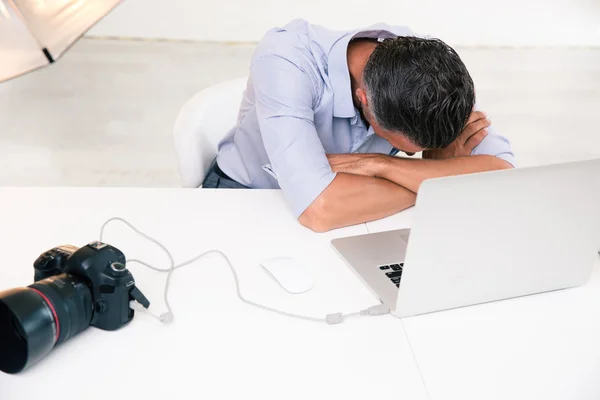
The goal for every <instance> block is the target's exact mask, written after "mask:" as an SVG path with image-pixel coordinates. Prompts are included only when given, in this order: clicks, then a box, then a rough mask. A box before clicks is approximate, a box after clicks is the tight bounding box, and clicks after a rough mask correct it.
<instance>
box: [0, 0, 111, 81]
mask: <svg viewBox="0 0 600 400" xmlns="http://www.w3.org/2000/svg"><path fill="white" fill-rule="evenodd" d="M120 2H121V0H0V82H2V81H5V80H8V79H11V78H14V77H17V76H19V75H22V74H24V73H26V72H29V71H32V70H34V69H37V68H40V67H44V66H46V65H48V64H51V63H52V62H54V61H55V60H57V59H58V58H59V57H60V56H61V55H62V54H63V53H64V52H65V51H66V50H67V49H68V48H69V47H70V46H71V45H72V44H73V43H74V42H76V41H77V40H78V39H79V38H80V37H81V36H82V35H83V34H84V33H85V32H86V31H87V30H88V29H90V28H91V27H92V26H93V25H94V24H95V23H96V22H98V21H99V20H100V19H102V17H104V16H105V15H106V14H108V13H109V12H110V11H111V10H112V9H113V8H115V7H116V6H117V5H118V4H119V3H120Z"/></svg>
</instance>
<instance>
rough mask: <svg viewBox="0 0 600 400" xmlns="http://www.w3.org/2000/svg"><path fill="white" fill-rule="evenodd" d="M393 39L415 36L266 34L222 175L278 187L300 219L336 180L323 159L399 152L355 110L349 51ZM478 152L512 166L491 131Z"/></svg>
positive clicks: (394, 31) (392, 31)
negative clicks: (361, 43) (358, 43)
mask: <svg viewBox="0 0 600 400" xmlns="http://www.w3.org/2000/svg"><path fill="white" fill-rule="evenodd" d="M396 36H417V35H415V34H414V33H413V32H411V31H410V30H409V29H408V28H406V27H393V26H388V25H383V24H378V25H373V26H371V27H368V28H366V29H361V30H354V31H345V32H339V31H337V32H336V31H331V30H327V29H325V28H323V27H320V26H317V25H311V24H309V23H308V22H306V21H303V20H295V21H292V22H291V23H289V24H288V25H286V26H285V27H283V28H275V29H273V30H271V31H269V32H267V34H266V35H265V36H264V38H263V39H262V41H261V42H260V43H259V44H258V46H257V48H256V51H255V53H254V55H253V57H252V62H251V66H250V75H249V78H248V85H247V88H246V90H245V93H244V97H243V101H242V104H241V107H240V112H239V116H238V121H237V125H236V126H235V127H234V128H233V129H232V130H231V131H230V132H229V133H228V134H227V136H226V137H225V138H224V139H223V141H222V142H221V143H220V144H219V152H218V156H217V163H218V164H219V167H220V168H221V170H223V172H225V173H226V174H227V175H229V176H230V177H231V178H232V179H235V180H236V181H238V182H239V183H241V184H243V185H245V186H248V187H251V188H264V189H276V188H281V189H282V190H283V193H284V195H285V197H286V199H287V201H288V202H289V204H290V205H291V208H292V211H293V213H294V215H295V216H296V217H299V216H300V215H301V214H302V213H303V212H304V210H306V208H307V207H308V206H309V205H310V204H311V203H312V202H313V201H314V200H315V199H316V198H317V197H318V196H319V195H320V194H321V192H323V190H325V188H326V187H327V186H328V185H329V184H330V183H331V181H333V179H334V178H335V175H336V174H335V173H334V172H333V171H332V170H331V167H330V165H329V162H328V160H327V157H326V154H331V153H354V152H360V153H381V154H395V153H396V150H395V149H393V148H392V145H391V144H390V143H389V142H388V141H386V140H385V139H382V138H381V137H379V136H377V135H375V134H374V132H373V128H372V127H370V128H369V129H367V128H366V126H365V124H364V123H363V121H362V118H361V117H360V114H359V111H358V110H357V109H356V108H355V107H354V103H353V101H352V94H351V87H350V74H349V72H348V64H347V59H346V50H347V47H348V43H349V42H350V40H351V39H352V38H356V37H370V38H389V37H396ZM490 128H491V127H490ZM473 154H491V155H495V156H497V157H500V158H502V159H504V160H506V161H508V162H509V163H511V164H513V165H515V161H514V155H513V153H512V151H511V146H510V143H509V141H508V140H507V139H506V138H504V137H502V136H500V135H499V134H498V133H496V132H495V131H494V130H493V129H489V133H488V136H487V137H486V138H485V139H484V140H483V141H482V142H481V144H480V145H479V146H478V147H477V148H475V150H474V151H473Z"/></svg>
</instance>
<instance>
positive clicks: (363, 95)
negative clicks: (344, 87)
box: [355, 88, 369, 109]
mask: <svg viewBox="0 0 600 400" xmlns="http://www.w3.org/2000/svg"><path fill="white" fill-rule="evenodd" d="M355 94H356V97H357V98H358V102H359V103H360V105H361V107H362V108H363V109H366V108H367V107H368V106H369V102H368V99H367V91H366V90H365V89H363V88H358V89H356V92H355Z"/></svg>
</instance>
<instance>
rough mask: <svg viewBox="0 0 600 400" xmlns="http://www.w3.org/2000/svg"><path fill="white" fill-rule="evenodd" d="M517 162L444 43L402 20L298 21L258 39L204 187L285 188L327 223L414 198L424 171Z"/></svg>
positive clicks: (300, 214) (310, 220)
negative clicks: (363, 24) (362, 23)
mask: <svg viewBox="0 0 600 400" xmlns="http://www.w3.org/2000/svg"><path fill="white" fill-rule="evenodd" d="M415 153H422V157H421V158H409V157H406V156H405V155H409V156H412V155H413V154H415ZM400 156H404V157H400ZM514 166H515V161H514V155H513V153H512V150H511V146H510V143H509V141H508V140H507V139H506V138H504V137H503V136H501V135H499V134H498V133H497V132H496V131H495V130H494V129H493V128H492V126H491V122H490V120H489V119H488V118H487V115H486V114H485V113H484V112H482V111H478V110H477V107H476V104H475V89H474V85H473V81H472V79H471V76H470V75H469V72H468V71H467V69H466V67H465V65H464V63H463V62H462V60H461V59H460V57H459V56H458V54H457V53H456V52H455V51H454V50H453V49H452V48H451V47H449V46H448V45H447V44H445V43H444V42H442V41H441V40H438V39H429V38H424V37H419V36H417V35H415V34H414V33H412V32H411V31H410V30H409V29H408V28H405V27H394V26H388V25H383V24H379V25H374V26H371V27H367V28H364V29H358V30H353V31H345V32H339V31H331V30H328V29H325V28H323V27H321V26H316V25H311V24H309V23H308V22H306V21H302V20H296V21H293V22H291V23H290V24H288V25H287V26H285V27H283V28H276V29H273V30H271V31H269V32H268V33H267V34H266V35H265V37H264V38H263V39H262V41H261V42H260V43H259V44H258V47H257V49H256V51H255V53H254V55H253V58H252V62H251V66H250V74H249V78H248V84H247V88H246V91H245V93H244V98H243V101H242V104H241V108H240V113H239V117H238V123H237V124H236V126H235V127H234V128H233V129H232V130H231V131H230V132H229V133H228V135H227V136H226V137H225V138H224V139H223V141H222V142H221V143H220V144H219V151H218V155H217V159H216V160H215V163H214V164H213V167H212V170H211V171H210V172H209V174H208V175H207V177H206V180H205V182H204V184H203V186H204V187H205V188H217V187H220V188H281V189H282V191H283V193H284V195H285V198H286V199H287V201H288V202H289V204H290V207H291V210H292V212H293V214H294V217H296V218H298V221H299V222H300V223H301V224H302V225H304V226H306V227H308V228H310V229H312V230H314V231H317V232H323V231H327V230H330V229H335V228H340V227H343V226H348V225H352V224H357V223H362V222H367V221H372V220H375V219H379V218H383V217H386V216H388V215H391V214H394V213H397V212H399V211H401V210H403V209H405V208H408V207H410V206H412V205H414V202H415V198H416V193H417V192H418V190H419V186H420V184H421V182H423V180H425V179H429V178H435V177H442V176H449V175H459V174H466V173H474V172H483V171H491V170H498V169H505V168H513V167H514Z"/></svg>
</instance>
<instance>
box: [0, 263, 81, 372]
mask: <svg viewBox="0 0 600 400" xmlns="http://www.w3.org/2000/svg"><path fill="white" fill-rule="evenodd" d="M92 313H93V308H92V293H91V292H90V289H89V288H88V287H87V285H86V284H85V282H84V281H83V280H81V279H80V278H78V277H75V276H72V275H67V274H61V275H58V276H53V277H50V278H48V279H44V280H42V281H39V282H36V283H34V284H33V285H31V286H29V287H27V288H19V289H11V290H7V291H5V292H0V371H3V372H6V373H9V374H14V373H18V372H21V371H22V370H24V369H25V368H27V367H29V366H31V365H33V364H35V363H36V362H37V361H39V360H40V359H42V358H43V357H44V356H45V355H46V354H48V352H50V350H52V348H53V347H54V346H56V345H57V344H59V343H62V342H64V341H66V340H68V339H69V338H71V337H73V336H75V335H76V334H77V333H79V332H81V331H82V330H84V329H85V328H87V327H88V326H89V325H90V321H91V319H92Z"/></svg>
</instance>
